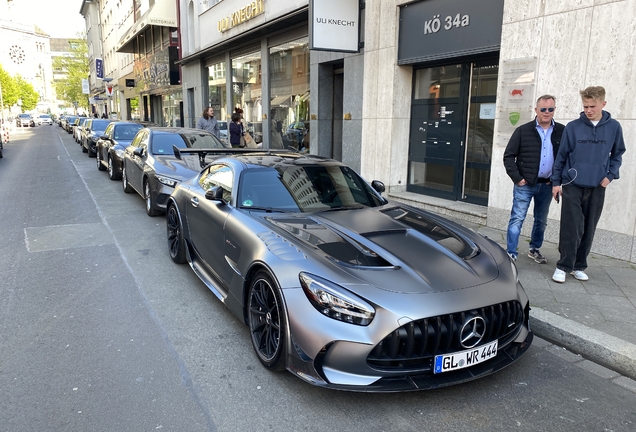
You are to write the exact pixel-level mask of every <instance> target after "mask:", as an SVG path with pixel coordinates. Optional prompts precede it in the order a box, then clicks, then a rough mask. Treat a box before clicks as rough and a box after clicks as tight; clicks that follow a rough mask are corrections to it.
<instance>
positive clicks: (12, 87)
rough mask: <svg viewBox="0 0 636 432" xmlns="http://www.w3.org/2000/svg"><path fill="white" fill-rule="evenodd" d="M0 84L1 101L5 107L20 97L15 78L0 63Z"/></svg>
mask: <svg viewBox="0 0 636 432" xmlns="http://www.w3.org/2000/svg"><path fill="white" fill-rule="evenodd" d="M0 86H2V102H3V103H4V106H5V107H11V106H13V105H15V104H16V103H17V102H18V99H20V92H19V91H18V87H17V85H16V82H15V78H13V77H12V76H11V75H9V72H7V71H5V70H4V68H3V67H2V65H0Z"/></svg>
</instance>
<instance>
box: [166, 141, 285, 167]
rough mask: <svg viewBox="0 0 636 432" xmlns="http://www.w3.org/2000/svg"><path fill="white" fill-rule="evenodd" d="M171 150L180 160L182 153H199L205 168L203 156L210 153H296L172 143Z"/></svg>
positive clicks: (279, 150) (215, 154)
mask: <svg viewBox="0 0 636 432" xmlns="http://www.w3.org/2000/svg"><path fill="white" fill-rule="evenodd" d="M172 150H173V151H174V156H175V157H176V158H177V159H179V160H181V155H182V154H183V153H188V154H198V155H199V164H200V165H201V168H205V166H206V165H207V163H206V162H205V158H206V157H207V156H210V155H214V156H223V155H231V154H246V153H249V154H253V155H255V156H257V155H276V154H289V153H298V152H297V151H294V150H281V149H253V148H222V149H220V148H209V149H193V148H185V149H184V148H178V147H177V146H175V145H173V146H172Z"/></svg>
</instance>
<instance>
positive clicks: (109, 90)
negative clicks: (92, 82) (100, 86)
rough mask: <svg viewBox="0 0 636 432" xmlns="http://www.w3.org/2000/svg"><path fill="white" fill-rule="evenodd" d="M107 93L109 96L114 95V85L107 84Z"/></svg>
mask: <svg viewBox="0 0 636 432" xmlns="http://www.w3.org/2000/svg"><path fill="white" fill-rule="evenodd" d="M106 95H107V96H112V95H113V86H112V85H107V86H106Z"/></svg>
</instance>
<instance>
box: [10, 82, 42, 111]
mask: <svg viewBox="0 0 636 432" xmlns="http://www.w3.org/2000/svg"><path fill="white" fill-rule="evenodd" d="M14 81H15V85H16V87H17V88H18V92H19V94H20V100H22V111H23V112H24V111H31V110H32V109H35V107H36V106H37V104H38V101H39V100H40V94H39V93H38V92H37V91H35V89H34V88H33V85H32V84H31V83H29V82H27V81H25V80H24V78H22V77H21V76H20V75H16V76H15V78H14Z"/></svg>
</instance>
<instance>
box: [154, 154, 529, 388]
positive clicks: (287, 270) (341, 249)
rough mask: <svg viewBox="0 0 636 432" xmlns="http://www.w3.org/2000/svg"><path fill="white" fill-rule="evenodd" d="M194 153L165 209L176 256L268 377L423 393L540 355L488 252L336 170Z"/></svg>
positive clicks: (472, 238) (504, 262)
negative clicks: (238, 330)
mask: <svg viewBox="0 0 636 432" xmlns="http://www.w3.org/2000/svg"><path fill="white" fill-rule="evenodd" d="M186 153H190V154H192V153H194V154H197V153H198V155H199V158H200V161H202V163H201V164H202V165H206V164H207V165H206V166H205V168H203V170H202V171H201V172H200V173H199V174H198V175H196V176H194V177H192V178H191V179H189V180H185V181H183V182H181V183H179V184H177V185H176V186H175V190H174V192H173V193H172V195H171V196H170V197H169V199H168V200H167V202H166V207H167V215H166V221H167V237H168V249H169V253H170V256H171V258H172V260H173V261H175V262H176V263H186V262H187V263H189V264H190V266H191V267H192V269H193V270H194V271H195V273H196V274H197V276H198V277H199V278H200V279H201V280H202V281H203V282H204V283H205V284H206V285H207V287H208V288H209V289H210V290H211V291H212V292H213V293H214V294H215V295H216V296H217V297H218V298H219V299H220V300H221V301H222V302H223V303H224V304H225V305H226V306H227V307H228V308H229V309H230V310H231V311H232V313H233V314H235V315H236V316H237V317H238V318H239V319H240V320H241V321H243V322H244V323H245V324H247V326H248V327H249V331H250V334H251V340H252V345H253V348H254V351H255V353H256V356H257V357H258V359H259V360H260V362H261V363H262V364H263V366H265V367H266V368H268V369H272V370H284V369H287V370H288V371H290V372H291V373H293V374H295V375H296V376H297V377H299V378H301V379H303V380H305V381H307V382H308V383H311V384H313V385H316V386H323V387H327V388H333V389H341V390H353V391H366V392H392V391H405V390H421V389H431V388H437V387H442V386H447V385H451V384H457V383H461V382H465V381H470V380H473V379H476V378H480V377H483V376H486V375H488V374H491V373H493V372H496V371H498V370H500V369H502V368H504V367H506V366H508V365H510V364H511V363H513V362H514V361H516V360H517V359H519V358H520V357H521V356H522V355H523V354H524V353H525V352H526V350H527V349H528V347H529V346H530V344H531V343H532V339H533V335H532V332H531V331H530V329H529V327H528V314H529V311H530V307H529V303H528V297H527V295H526V293H525V291H524V289H523V287H522V286H521V284H520V283H519V280H518V277H517V269H516V266H515V263H514V262H513V261H512V260H511V259H510V257H509V256H508V254H506V252H505V251H504V250H503V249H502V248H501V247H500V246H499V245H497V244H496V243H495V242H494V241H492V240H490V239H488V238H486V237H484V236H482V235H480V234H478V233H476V232H474V231H473V230H470V229H467V228H465V227H462V226H461V225H458V224H456V223H453V222H451V221H449V220H446V219H444V218H442V217H440V216H438V215H435V214H433V213H429V212H426V211H422V210H419V209H416V208H413V207H409V206H407V205H404V204H401V203H398V202H392V201H390V200H387V199H385V198H384V197H383V196H382V195H381V194H382V192H383V191H384V185H383V184H382V183H381V182H379V181H374V182H372V183H371V184H368V183H367V182H366V181H364V180H363V179H362V178H361V177H360V176H359V175H358V174H356V173H355V172H354V171H353V170H352V169H351V168H349V167H347V166H346V165H343V164H342V163H340V162H337V161H335V160H331V159H325V158H320V157H317V156H310V155H301V154H298V153H294V152H285V151H266V150H263V151H254V150H249V149H226V150H220V151H219V150H192V149H186V150H179V149H175V154H176V157H177V158H181V157H184V154H186ZM206 158H207V159H206Z"/></svg>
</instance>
